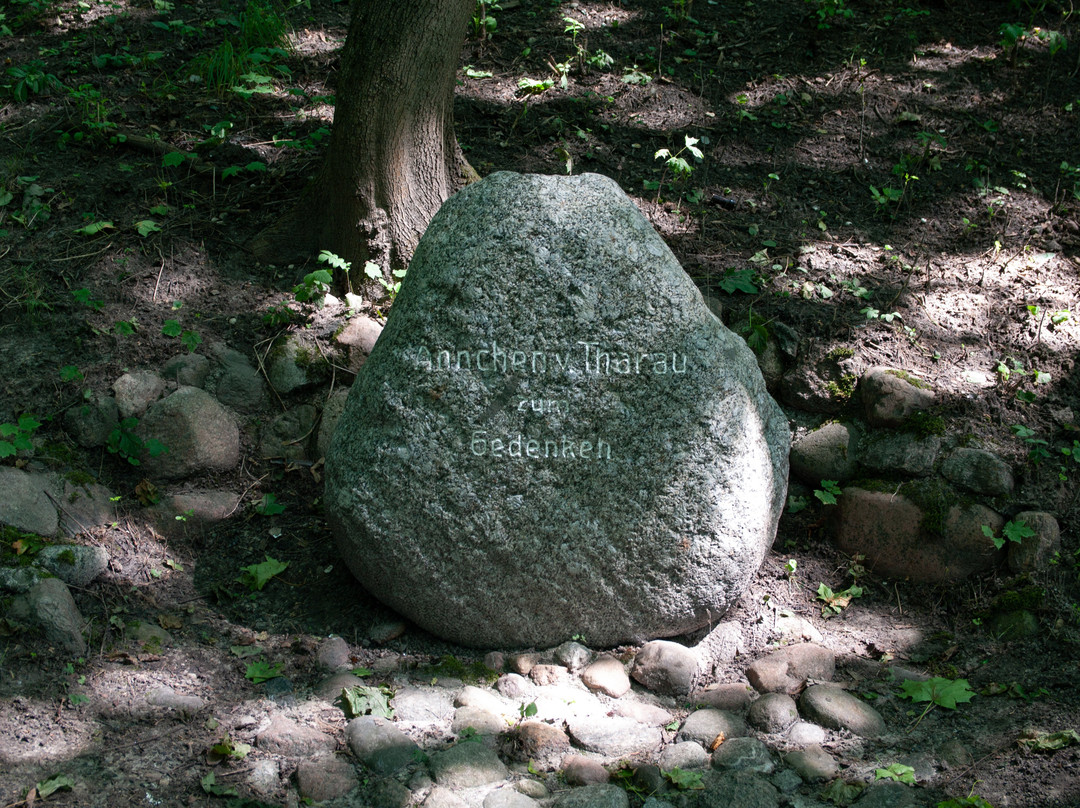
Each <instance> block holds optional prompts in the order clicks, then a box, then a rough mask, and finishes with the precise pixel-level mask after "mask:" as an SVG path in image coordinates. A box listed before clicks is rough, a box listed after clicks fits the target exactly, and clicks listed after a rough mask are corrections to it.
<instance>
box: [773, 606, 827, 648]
mask: <svg viewBox="0 0 1080 808" xmlns="http://www.w3.org/2000/svg"><path fill="white" fill-rule="evenodd" d="M773 633H774V634H775V635H776V636H777V637H778V638H780V639H781V640H787V641H789V642H790V641H794V642H796V643H801V642H816V643H818V644H821V643H822V642H823V641H824V637H822V636H821V632H820V631H818V630H817V628H815V627H814V624H813V623H811V622H810V621H809V620H807V619H806V618H805V617H801V616H799V615H797V614H794V613H792V612H789V611H787V610H786V609H784V610H781V611H779V612H777V614H776V622H775V623H774V624H773ZM781 644H786V643H781Z"/></svg>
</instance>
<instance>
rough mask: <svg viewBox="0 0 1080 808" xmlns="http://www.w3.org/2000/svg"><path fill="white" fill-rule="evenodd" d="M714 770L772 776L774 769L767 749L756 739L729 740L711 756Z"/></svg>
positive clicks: (774, 766) (774, 763)
mask: <svg viewBox="0 0 1080 808" xmlns="http://www.w3.org/2000/svg"><path fill="white" fill-rule="evenodd" d="M712 766H713V768H714V769H720V770H721V771H723V770H729V771H740V772H756V773H758V774H772V772H773V770H774V769H775V768H776V762H775V761H774V760H773V757H772V753H771V752H769V747H767V746H766V745H765V744H763V743H762V742H761V741H759V740H758V739H757V738H729V739H728V740H726V741H724V742H723V743H722V744H720V746H718V747H717V748H716V751H715V752H713V756H712Z"/></svg>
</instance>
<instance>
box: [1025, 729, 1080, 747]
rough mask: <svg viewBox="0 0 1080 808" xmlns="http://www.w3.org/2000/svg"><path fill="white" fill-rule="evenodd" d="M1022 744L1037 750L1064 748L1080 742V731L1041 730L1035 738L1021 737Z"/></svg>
mask: <svg viewBox="0 0 1080 808" xmlns="http://www.w3.org/2000/svg"><path fill="white" fill-rule="evenodd" d="M1019 743H1020V745H1021V746H1026V747H1027V748H1028V749H1034V750H1036V751H1040V752H1042V751H1047V750H1053V749H1064V748H1065V747H1066V746H1072V745H1073V744H1080V732H1077V731H1076V730H1075V729H1063V730H1061V731H1059V732H1041V733H1039V734H1037V735H1036V736H1035V737H1033V738H1021V739H1020V741H1019Z"/></svg>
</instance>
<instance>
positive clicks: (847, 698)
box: [799, 685, 885, 738]
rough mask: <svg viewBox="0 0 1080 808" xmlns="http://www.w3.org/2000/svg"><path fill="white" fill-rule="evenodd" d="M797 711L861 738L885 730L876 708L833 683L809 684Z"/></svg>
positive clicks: (872, 736)
mask: <svg viewBox="0 0 1080 808" xmlns="http://www.w3.org/2000/svg"><path fill="white" fill-rule="evenodd" d="M799 712H800V713H801V714H802V715H803V716H804V717H805V718H807V719H809V720H810V721H813V722H814V723H815V724H821V725H822V726H824V727H829V728H831V729H846V730H849V731H851V732H852V733H854V734H855V735H859V736H861V737H863V738H876V737H877V736H879V735H883V734H884V733H885V722H884V721H883V720H882V719H881V716H880V715H879V714H878V711H877V710H875V709H874V708H873V707H871V706H870V705H869V704H867V703H866V702H864V701H860V700H859V699H857V698H856V697H855V696H852V695H851V694H850V693H848V692H847V691H846V690H842V689H840V688H839V687H834V686H832V685H811V686H810V687H808V688H806V690H804V691H803V694H802V696H800V697H799Z"/></svg>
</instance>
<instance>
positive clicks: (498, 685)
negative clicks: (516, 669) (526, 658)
mask: <svg viewBox="0 0 1080 808" xmlns="http://www.w3.org/2000/svg"><path fill="white" fill-rule="evenodd" d="M495 689H496V690H498V691H499V692H500V693H502V695H504V696H506V698H508V699H518V698H521V697H522V696H524V695H525V694H526V693H528V692H529V680H528V679H526V678H525V677H524V676H521V675H520V674H517V673H507V674H505V675H503V676H500V677H499V679H498V681H496V682H495Z"/></svg>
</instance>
